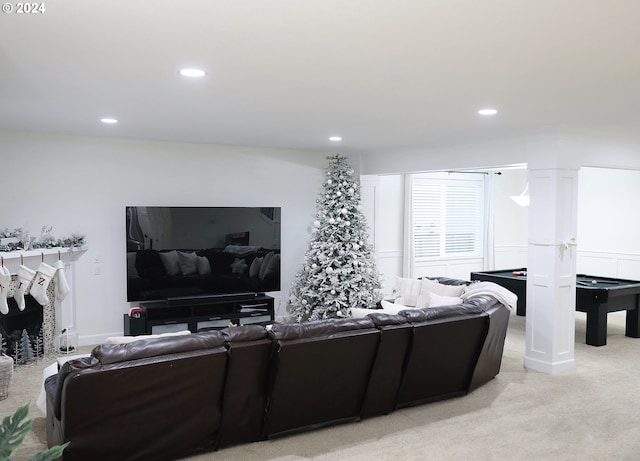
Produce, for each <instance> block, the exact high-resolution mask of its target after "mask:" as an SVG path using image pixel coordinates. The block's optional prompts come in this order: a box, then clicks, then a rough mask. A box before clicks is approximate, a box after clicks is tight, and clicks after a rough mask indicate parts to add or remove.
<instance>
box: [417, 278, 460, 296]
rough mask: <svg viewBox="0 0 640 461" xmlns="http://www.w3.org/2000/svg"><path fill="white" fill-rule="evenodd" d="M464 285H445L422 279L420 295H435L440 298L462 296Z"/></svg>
mask: <svg viewBox="0 0 640 461" xmlns="http://www.w3.org/2000/svg"><path fill="white" fill-rule="evenodd" d="M465 287H466V285H445V284H443V283H440V282H438V281H437V280H431V279H422V286H421V287H420V294H421V295H424V294H425V293H435V294H437V295H440V296H458V297H460V296H462V293H464V289H465Z"/></svg>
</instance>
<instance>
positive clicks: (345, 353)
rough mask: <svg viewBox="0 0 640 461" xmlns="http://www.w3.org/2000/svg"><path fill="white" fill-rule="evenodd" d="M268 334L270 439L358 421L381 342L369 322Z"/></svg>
mask: <svg viewBox="0 0 640 461" xmlns="http://www.w3.org/2000/svg"><path fill="white" fill-rule="evenodd" d="M270 334H271V335H272V337H273V338H274V341H275V342H276V345H275V348H276V350H275V352H274V357H273V362H272V363H273V367H272V369H273V376H272V381H271V385H270V389H271V392H270V396H271V399H270V402H269V405H268V410H267V418H266V422H265V433H266V436H267V437H274V436H278V435H284V434H287V433H290V432H296V431H300V430H304V429H309V428H315V427H320V426H326V425H330V424H335V423H338V422H346V421H355V420H357V419H359V417H360V410H361V408H362V402H363V400H364V395H365V392H366V388H367V384H368V382H369V378H370V375H371V368H372V366H373V362H374V360H375V356H376V352H377V347H378V342H379V331H378V330H377V329H376V328H375V327H374V325H373V322H372V320H371V319H337V320H320V321H314V322H306V323H302V324H291V325H283V324H274V325H273V327H272V329H271V332H270Z"/></svg>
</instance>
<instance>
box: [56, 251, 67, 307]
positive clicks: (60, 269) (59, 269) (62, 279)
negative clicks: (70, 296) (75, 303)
mask: <svg viewBox="0 0 640 461" xmlns="http://www.w3.org/2000/svg"><path fill="white" fill-rule="evenodd" d="M55 268H56V299H57V300H58V301H62V300H63V299H64V298H66V297H67V293H69V284H68V283H67V277H66V276H65V275H64V263H63V262H62V260H61V259H58V260H57V261H56V265H55Z"/></svg>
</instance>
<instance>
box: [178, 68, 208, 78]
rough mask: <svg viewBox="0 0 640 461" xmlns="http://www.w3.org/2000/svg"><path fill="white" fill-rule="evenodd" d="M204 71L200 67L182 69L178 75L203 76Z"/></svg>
mask: <svg viewBox="0 0 640 461" xmlns="http://www.w3.org/2000/svg"><path fill="white" fill-rule="evenodd" d="M205 74H206V72H205V71H204V70H201V69H182V70H181V71H180V75H183V76H185V77H204V75H205Z"/></svg>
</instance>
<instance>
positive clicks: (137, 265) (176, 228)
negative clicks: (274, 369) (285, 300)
mask: <svg viewBox="0 0 640 461" xmlns="http://www.w3.org/2000/svg"><path fill="white" fill-rule="evenodd" d="M280 211H281V210H280V208H279V207H182V206H159V207H144V206H127V207H126V247H127V301H129V302H136V301H151V300H165V299H173V298H197V297H201V296H203V297H206V296H208V295H223V294H231V293H264V292H269V291H279V290H280Z"/></svg>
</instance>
